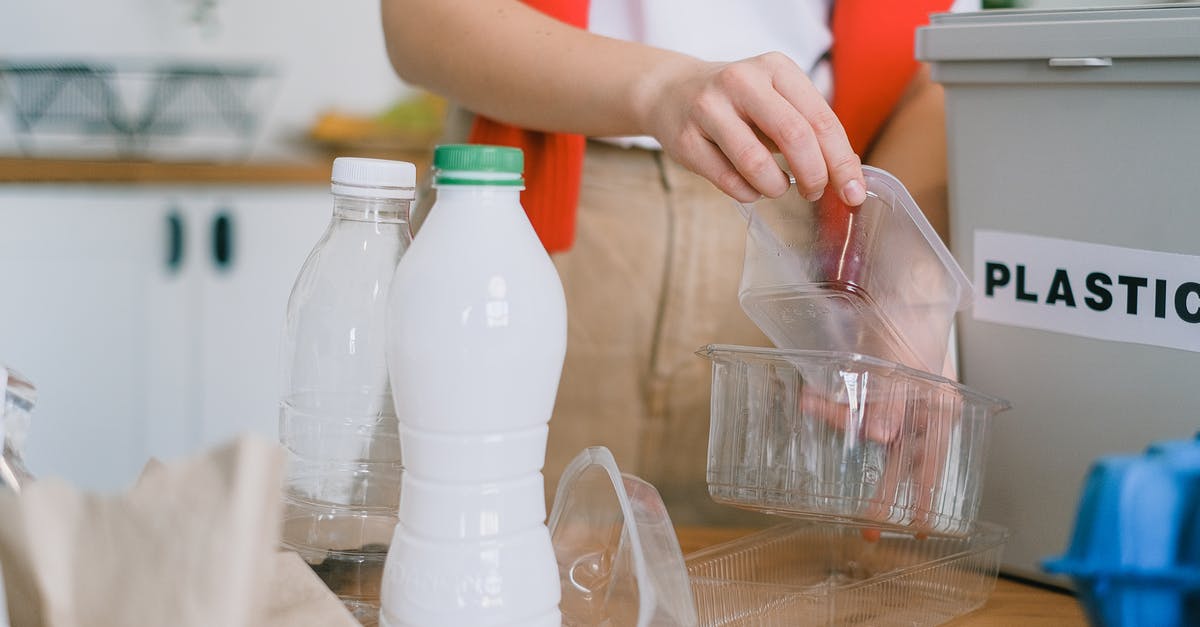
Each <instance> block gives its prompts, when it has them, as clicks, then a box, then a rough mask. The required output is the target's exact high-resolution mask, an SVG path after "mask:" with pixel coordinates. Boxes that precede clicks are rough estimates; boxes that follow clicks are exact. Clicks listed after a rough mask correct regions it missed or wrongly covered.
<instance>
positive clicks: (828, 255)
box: [738, 167, 971, 373]
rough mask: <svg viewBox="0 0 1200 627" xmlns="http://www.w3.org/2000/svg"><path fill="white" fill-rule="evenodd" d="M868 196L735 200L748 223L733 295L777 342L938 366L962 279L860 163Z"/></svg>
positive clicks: (905, 202) (924, 224) (912, 207)
mask: <svg viewBox="0 0 1200 627" xmlns="http://www.w3.org/2000/svg"><path fill="white" fill-rule="evenodd" d="M863 173H864V176H865V178H866V183H867V199H866V201H865V202H864V203H863V204H862V205H861V206H859V207H853V208H851V207H848V206H846V205H844V204H842V203H841V201H839V200H838V199H837V197H836V195H835V194H825V195H824V196H823V197H822V198H821V199H820V200H818V201H817V202H809V201H807V200H805V199H804V198H803V197H802V196H801V195H800V192H799V191H798V188H797V187H796V186H795V185H792V187H791V188H789V189H788V191H787V192H786V193H785V194H784V195H783V196H780V197H779V198H775V199H770V198H767V199H762V200H760V201H758V202H756V203H753V204H751V205H739V207H740V209H741V211H742V213H743V215H745V216H746V217H747V219H748V221H749V228H748V231H747V237H746V257H745V263H744V265H743V269H742V280H741V285H740V286H739V289H738V298H739V300H740V301H741V304H742V309H744V310H745V311H746V314H747V315H748V316H749V317H750V319H751V320H753V321H754V323H755V324H757V325H758V327H759V328H760V329H762V331H763V333H765V334H766V336H767V337H768V338H769V339H770V340H771V342H773V343H774V344H775V345H776V346H777V347H779V348H796V349H812V350H830V351H845V352H855V353H861V354H864V355H871V356H874V357H879V358H881V359H886V360H888V361H895V362H899V363H902V364H904V365H906V366H909V367H912V368H916V369H918V370H925V371H928V372H937V373H940V372H942V370H943V365H944V363H945V360H946V352H947V349H948V346H949V339H950V328H951V325H952V324H953V322H954V315H955V312H957V311H958V310H960V309H963V308H965V307H967V306H968V305H969V304H970V302H971V284H970V282H969V281H968V280H967V276H966V274H964V273H963V270H962V268H961V267H959V265H958V262H956V261H955V260H954V257H953V256H951V254H950V251H949V250H947V249H946V245H945V244H944V243H943V242H942V240H941V239H940V238H939V237H938V235H937V233H936V232H935V231H934V230H933V227H932V226H930V225H929V221H928V220H927V219H926V218H925V216H924V214H922V213H921V210H920V208H918V207H917V204H916V202H915V201H913V199H912V196H911V195H909V193H908V191H907V190H905V188H904V186H903V185H902V184H901V183H900V181H898V180H896V178H895V177H893V176H892V175H890V174H888V173H887V172H885V171H883V170H879V169H876V168H871V167H864V168H863Z"/></svg>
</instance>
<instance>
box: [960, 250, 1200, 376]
mask: <svg viewBox="0 0 1200 627" xmlns="http://www.w3.org/2000/svg"><path fill="white" fill-rule="evenodd" d="M973 270H974V277H975V309H974V311H975V314H974V315H975V319H976V320H986V321H988V322H998V323H1000V324H1007V325H1012V326H1017V327H1026V328H1031V329H1042V330H1046V331H1056V332H1059V333H1067V334H1071V335H1079V336H1083V337H1090V338H1096V339H1101V340H1112V341H1117V342H1133V343H1137V344H1149V345H1152V346H1165V347H1168V348H1177V349H1182V350H1188V351H1196V352H1200V256H1196V255H1181V254H1176V253H1165V252H1157V251H1151V250H1139V249H1136V248H1122V247H1120V246H1109V245H1105V244H1091V243H1087V242H1077V241H1071V240H1064V239H1056V238H1051V237H1037V236H1033V235H1023V234H1018V233H1004V232H1000V231H983V230H980V231H976V232H975V259H974V266H973Z"/></svg>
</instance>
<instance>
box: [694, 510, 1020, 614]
mask: <svg viewBox="0 0 1200 627" xmlns="http://www.w3.org/2000/svg"><path fill="white" fill-rule="evenodd" d="M1007 540H1008V532H1007V531H1006V530H1005V529H1003V528H1002V527H999V526H996V525H991V524H987V523H977V524H976V525H974V526H973V527H972V528H971V529H970V532H969V533H968V534H966V535H964V536H962V537H929V538H919V537H916V536H913V535H911V534H905V533H898V532H892V531H884V532H882V533H881V534H880V537H879V539H878V540H874V541H871V540H867V539H864V538H863V535H862V533H861V529H859V528H856V527H852V526H843V525H833V524H814V523H811V522H807V521H790V522H785V523H782V524H780V525H777V526H775V527H771V528H770V529H766V530H764V531H760V532H758V533H755V534H752V535H749V536H745V537H742V538H738V539H736V540H733V541H730V542H726V543H724V544H720V545H716V546H712V547H708V548H706V549H703V550H701V551H698V552H696V553H693V554H691V555H689V556H688V557H687V569H688V574H689V575H690V576H691V582H692V591H693V594H694V595H695V601H696V609H697V612H698V613H699V624H700V625H701V626H702V627H726V626H732V625H754V626H755V627H807V626H812V627H826V626H830V625H834V626H836V625H872V626H873V627H893V626H894V627H925V626H931V625H939V624H941V623H944V622H946V621H949V620H951V619H953V618H954V617H957V616H961V615H963V614H966V613H968V612H970V611H972V610H975V609H977V608H979V607H981V606H982V605H983V604H984V603H985V602H986V601H987V598H988V597H989V596H990V595H991V593H992V590H993V589H994V587H995V584H996V576H997V573H998V571H999V568H1000V558H1001V553H1002V551H1003V549H1004V544H1005V542H1006V541H1007Z"/></svg>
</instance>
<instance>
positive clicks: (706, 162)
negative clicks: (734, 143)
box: [673, 131, 779, 203]
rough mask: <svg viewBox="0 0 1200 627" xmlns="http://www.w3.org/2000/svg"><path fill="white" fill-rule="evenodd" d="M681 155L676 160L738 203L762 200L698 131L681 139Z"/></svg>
mask: <svg viewBox="0 0 1200 627" xmlns="http://www.w3.org/2000/svg"><path fill="white" fill-rule="evenodd" d="M678 146H679V148H680V151H679V153H678V154H675V155H673V156H674V157H675V160H676V161H678V162H679V163H680V164H682V165H683V166H684V167H686V168H688V169H689V170H691V171H693V172H695V173H696V174H699V175H700V176H703V177H704V178H706V179H708V180H709V181H711V182H712V184H713V185H716V186H717V189H719V190H721V191H722V192H725V193H726V194H727V195H729V196H730V197H732V198H734V199H735V200H737V201H738V202H742V203H750V202H754V201H756V200H758V199H759V198H761V197H762V193H761V192H760V191H759V190H758V189H757V188H756V187H755V186H754V185H752V184H751V183H750V182H749V181H747V180H746V178H745V177H743V176H742V174H741V172H739V171H738V169H737V168H736V167H734V165H733V163H732V162H730V160H729V159H728V158H727V157H726V156H725V153H724V152H722V151H721V149H720V148H718V147H717V145H716V144H714V143H713V142H712V141H710V140H709V139H708V138H707V137H705V136H704V135H701V134H700V133H699V132H698V131H697V132H692V133H689V134H687V135H685V136H684V137H682V138H680V141H679V143H678ZM775 169H776V170H778V169H779V167H778V166H775Z"/></svg>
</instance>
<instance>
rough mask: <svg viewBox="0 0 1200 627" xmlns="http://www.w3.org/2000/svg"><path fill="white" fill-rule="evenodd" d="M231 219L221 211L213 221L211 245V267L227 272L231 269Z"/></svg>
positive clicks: (232, 234)
mask: <svg viewBox="0 0 1200 627" xmlns="http://www.w3.org/2000/svg"><path fill="white" fill-rule="evenodd" d="M233 243H234V233H233V217H232V216H230V215H229V213H228V212H225V211H222V212H220V213H218V214H217V217H216V218H215V219H214V220H213V230H212V245H213V250H212V252H213V265H215V266H216V267H217V269H218V270H229V269H230V268H231V267H233Z"/></svg>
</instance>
